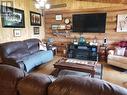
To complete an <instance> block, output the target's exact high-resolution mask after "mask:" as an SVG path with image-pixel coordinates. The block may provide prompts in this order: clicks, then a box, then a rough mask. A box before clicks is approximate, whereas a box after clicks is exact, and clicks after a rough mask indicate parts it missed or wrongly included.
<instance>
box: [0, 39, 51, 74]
mask: <svg viewBox="0 0 127 95" xmlns="http://www.w3.org/2000/svg"><path fill="white" fill-rule="evenodd" d="M39 42H40V40H39V39H35V38H33V39H27V40H23V41H13V42H6V43H1V44H0V57H1V59H2V63H4V64H8V65H12V66H15V67H18V68H21V69H23V70H25V71H27V72H29V71H30V70H32V69H33V68H34V67H36V66H39V65H40V64H44V63H47V62H48V61H51V60H52V59H53V53H52V51H51V50H48V51H42V50H39Z"/></svg>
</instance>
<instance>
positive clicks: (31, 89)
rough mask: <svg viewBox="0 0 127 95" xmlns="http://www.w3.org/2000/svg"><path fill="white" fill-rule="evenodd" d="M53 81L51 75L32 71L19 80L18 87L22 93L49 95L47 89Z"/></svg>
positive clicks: (21, 94)
mask: <svg viewBox="0 0 127 95" xmlns="http://www.w3.org/2000/svg"><path fill="white" fill-rule="evenodd" d="M51 83H52V80H51V79H50V76H48V75H45V74H42V73H36V74H35V73H31V74H29V75H28V76H27V77H25V78H24V79H23V80H21V81H20V82H19V84H18V89H19V93H20V95H47V89H48V86H49V85H50V84H51Z"/></svg>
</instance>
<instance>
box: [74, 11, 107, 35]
mask: <svg viewBox="0 0 127 95" xmlns="http://www.w3.org/2000/svg"><path fill="white" fill-rule="evenodd" d="M105 25H106V13H90V14H74V15H73V16H72V31H73V32H86V33H104V32H105Z"/></svg>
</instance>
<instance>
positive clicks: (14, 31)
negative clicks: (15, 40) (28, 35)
mask: <svg viewBox="0 0 127 95" xmlns="http://www.w3.org/2000/svg"><path fill="white" fill-rule="evenodd" d="M13 34H14V37H20V36H21V30H20V29H14V30H13Z"/></svg>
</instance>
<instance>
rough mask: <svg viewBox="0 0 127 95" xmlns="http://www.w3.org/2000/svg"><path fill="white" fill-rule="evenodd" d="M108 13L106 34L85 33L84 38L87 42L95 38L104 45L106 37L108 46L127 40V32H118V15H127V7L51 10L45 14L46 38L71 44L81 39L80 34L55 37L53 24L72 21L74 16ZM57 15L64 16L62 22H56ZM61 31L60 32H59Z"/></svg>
mask: <svg viewBox="0 0 127 95" xmlns="http://www.w3.org/2000/svg"><path fill="white" fill-rule="evenodd" d="M101 12H106V13H107V18H106V30H105V31H106V32H105V33H83V36H84V38H85V39H86V41H93V39H94V37H95V36H96V37H97V40H98V43H99V44H102V43H103V39H104V37H105V36H106V37H107V40H108V44H110V43H113V42H116V41H121V40H127V32H116V26H117V15H118V14H127V7H124V8H121V7H112V8H94V9H81V10H51V11H46V12H45V31H46V38H49V37H52V38H54V39H55V41H56V42H57V41H59V42H70V41H72V40H73V38H74V37H75V36H76V37H77V38H79V37H80V34H79V33H74V32H69V33H70V35H69V36H67V37H65V36H62V35H58V36H56V35H53V33H52V30H51V25H52V24H64V19H65V18H69V19H70V20H71V21H72V14H77V13H78V14H85V13H101ZM56 14H61V15H62V16H63V20H62V21H56V20H55V16H56ZM58 31H60V30H58Z"/></svg>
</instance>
